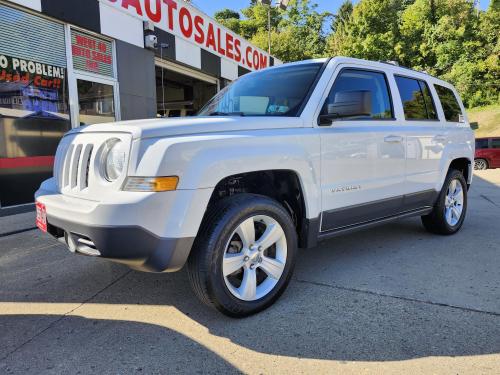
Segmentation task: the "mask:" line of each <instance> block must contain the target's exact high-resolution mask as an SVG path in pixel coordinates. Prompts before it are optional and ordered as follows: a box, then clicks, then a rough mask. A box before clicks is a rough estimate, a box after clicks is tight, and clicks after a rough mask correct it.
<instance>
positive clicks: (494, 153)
mask: <svg viewBox="0 0 500 375" xmlns="http://www.w3.org/2000/svg"><path fill="white" fill-rule="evenodd" d="M491 158H492V163H491V166H490V167H492V168H500V138H492V139H491Z"/></svg>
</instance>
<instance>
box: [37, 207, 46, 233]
mask: <svg viewBox="0 0 500 375" xmlns="http://www.w3.org/2000/svg"><path fill="white" fill-rule="evenodd" d="M36 226H37V227H38V228H40V230H41V231H43V232H47V211H46V210H45V205H44V204H43V203H40V202H36Z"/></svg>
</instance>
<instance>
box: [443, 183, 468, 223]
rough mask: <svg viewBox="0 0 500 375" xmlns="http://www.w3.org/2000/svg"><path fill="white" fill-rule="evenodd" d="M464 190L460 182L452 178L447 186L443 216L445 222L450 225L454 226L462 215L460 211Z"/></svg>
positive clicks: (461, 210) (462, 207)
mask: <svg viewBox="0 0 500 375" xmlns="http://www.w3.org/2000/svg"><path fill="white" fill-rule="evenodd" d="M463 205H464V190H463V188H462V184H461V183H460V182H459V181H458V180H456V179H453V180H451V182H450V185H449V186H448V191H447V192H446V198H445V202H444V206H445V208H444V210H445V212H444V216H445V218H446V222H447V223H448V224H449V225H450V226H452V227H453V226H455V225H457V224H458V222H459V221H460V218H461V217H462V212H463V209H464V206H463Z"/></svg>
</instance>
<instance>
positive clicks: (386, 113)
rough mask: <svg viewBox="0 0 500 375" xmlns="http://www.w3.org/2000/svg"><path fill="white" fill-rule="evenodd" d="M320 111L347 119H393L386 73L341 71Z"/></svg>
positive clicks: (333, 116)
mask: <svg viewBox="0 0 500 375" xmlns="http://www.w3.org/2000/svg"><path fill="white" fill-rule="evenodd" d="M321 114H322V115H327V116H329V117H330V118H333V119H346V120H355V119H356V120H372V119H392V118H394V115H393V112H392V106H391V99H390V94H389V88H388V86H387V80H386V78H385V74H384V73H379V72H372V71H365V70H359V69H344V70H342V71H341V72H340V74H339V76H338V77H337V78H336V79H335V82H334V84H333V86H332V89H331V91H330V94H329V95H328V98H327V99H326V101H325V104H324V105H323V109H322V111H321Z"/></svg>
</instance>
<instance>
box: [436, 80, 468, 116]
mask: <svg viewBox="0 0 500 375" xmlns="http://www.w3.org/2000/svg"><path fill="white" fill-rule="evenodd" d="M434 87H435V88H436V91H437V94H438V96H439V100H440V101H441V106H442V107H443V111H444V117H445V118H446V121H450V122H459V121H460V115H461V114H462V111H461V109H460V105H459V104H458V101H457V98H456V97H455V94H454V93H453V91H451V90H450V89H448V88H446V87H443V86H439V85H434Z"/></svg>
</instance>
